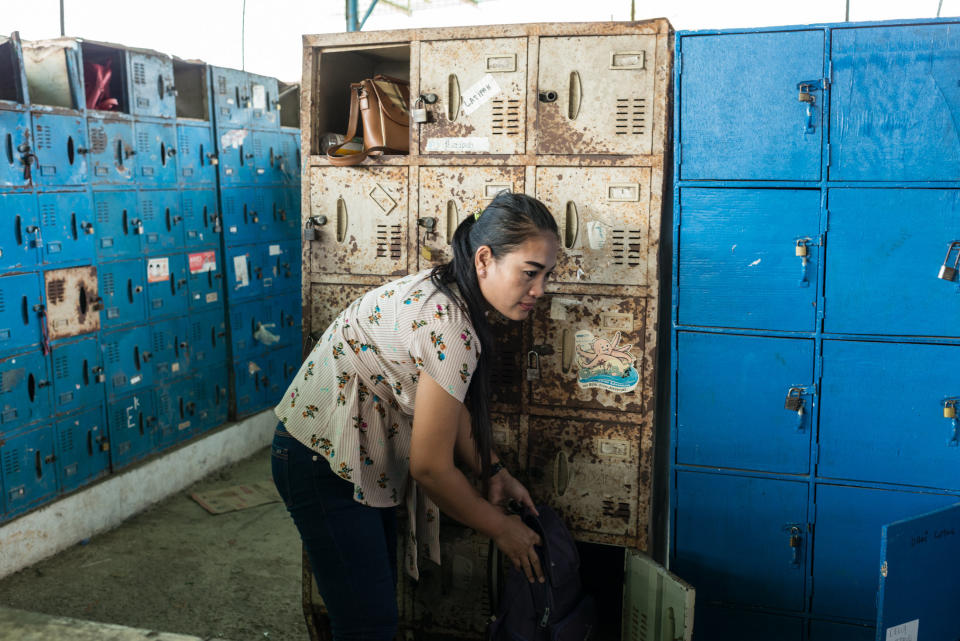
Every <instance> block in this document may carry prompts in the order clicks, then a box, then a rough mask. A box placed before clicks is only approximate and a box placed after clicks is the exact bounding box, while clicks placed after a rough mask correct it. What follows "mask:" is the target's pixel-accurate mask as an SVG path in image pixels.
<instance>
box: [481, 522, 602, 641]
mask: <svg viewBox="0 0 960 641" xmlns="http://www.w3.org/2000/svg"><path fill="white" fill-rule="evenodd" d="M537 511H538V512H540V516H539V517H536V516H534V515H533V513H532V512H530V511H529V510H525V511H524V513H523V514H522V517H523V522H524V523H526V524H527V526H528V527H530V528H531V529H533V530H534V531H535V532H536V533H537V534H539V535H540V538H541V539H542V540H543V546H542V547H539V548H537V552H538V553H539V555H540V567H541V568H542V569H543V576H544V578H545V579H546V581H545V582H544V583H539V582H536V583H530V582H529V581H527V577H526V575H525V574H524V573H523V572H522V571H520V570H517V569H516V568H514V567H512V566H511V567H510V569H509V570H508V572H507V578H506V580H505V581H504V586H503V591H502V593H501V594H500V600H499V606H498V607H497V613H496V615H495V616H493V617H491V619H490V624H489V625H488V626H487V639H488V640H489V641H587V640H588V639H590V638H591V637H592V635H593V631H594V629H595V628H596V619H597V614H596V607H595V605H594V602H593V597H591V596H590V595H589V594H584V593H583V591H582V589H581V585H580V554H579V553H578V552H577V546H576V545H575V544H574V542H573V537H571V536H570V532H569V531H567V527H566V525H564V523H563V521H562V520H560V517H559V516H558V515H557V513H556V512H554V511H553V510H552V509H551V508H550V507H548V506H545V505H544V506H539V505H538V506H537Z"/></svg>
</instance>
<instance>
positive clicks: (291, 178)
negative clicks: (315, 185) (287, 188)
mask: <svg viewBox="0 0 960 641" xmlns="http://www.w3.org/2000/svg"><path fill="white" fill-rule="evenodd" d="M280 155H281V158H280V171H281V172H282V173H283V180H282V181H281V182H283V183H284V184H287V185H299V184H300V167H301V162H302V161H301V159H300V130H299V129H291V128H287V127H284V128H283V129H281V130H280ZM298 194H299V191H298Z"/></svg>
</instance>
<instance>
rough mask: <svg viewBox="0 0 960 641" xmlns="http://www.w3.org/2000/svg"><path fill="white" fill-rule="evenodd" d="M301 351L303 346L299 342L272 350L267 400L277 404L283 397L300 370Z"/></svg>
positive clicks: (269, 362)
mask: <svg viewBox="0 0 960 641" xmlns="http://www.w3.org/2000/svg"><path fill="white" fill-rule="evenodd" d="M301 353H302V348H301V347H300V344H299V343H298V344H296V345H289V346H287V347H283V348H281V349H278V350H275V351H273V352H270V357H269V361H268V369H267V375H268V380H267V399H266V400H267V401H271V400H272V401H273V404H274V405H276V404H277V403H279V402H280V400H281V399H282V398H283V393H284V392H285V391H286V390H287V387H289V385H290V383H291V382H292V381H293V377H294V376H296V375H297V372H298V371H299V370H300V365H301V364H302V362H303V359H302V358H301V357H300V354H301Z"/></svg>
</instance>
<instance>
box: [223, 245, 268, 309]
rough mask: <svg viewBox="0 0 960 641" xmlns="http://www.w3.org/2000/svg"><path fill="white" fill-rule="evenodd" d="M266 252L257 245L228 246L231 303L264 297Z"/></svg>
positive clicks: (228, 277) (227, 285)
mask: <svg viewBox="0 0 960 641" xmlns="http://www.w3.org/2000/svg"><path fill="white" fill-rule="evenodd" d="M264 253H265V252H264V251H263V249H262V248H261V247H259V246H257V245H242V246H239V247H237V246H230V245H227V256H226V261H225V262H226V264H227V282H226V287H227V289H228V291H229V292H230V301H231V304H233V301H238V300H246V299H249V298H257V297H259V296H261V295H263V273H264V269H263V257H264Z"/></svg>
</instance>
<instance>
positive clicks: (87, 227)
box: [81, 222, 94, 235]
mask: <svg viewBox="0 0 960 641" xmlns="http://www.w3.org/2000/svg"><path fill="white" fill-rule="evenodd" d="M81 227H83V233H84V234H88V235H89V234H92V233H93V232H94V229H93V223H90V222H85V223H83V224H82V225H81Z"/></svg>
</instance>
